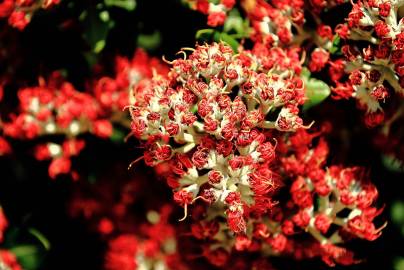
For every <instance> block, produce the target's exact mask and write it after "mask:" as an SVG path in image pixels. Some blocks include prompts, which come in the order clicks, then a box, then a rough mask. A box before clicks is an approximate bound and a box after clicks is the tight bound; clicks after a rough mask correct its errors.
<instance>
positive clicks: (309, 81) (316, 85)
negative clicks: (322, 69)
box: [301, 69, 331, 110]
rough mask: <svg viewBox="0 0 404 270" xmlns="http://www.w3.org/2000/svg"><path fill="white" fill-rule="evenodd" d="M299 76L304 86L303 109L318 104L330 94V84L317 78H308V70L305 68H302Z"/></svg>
mask: <svg viewBox="0 0 404 270" xmlns="http://www.w3.org/2000/svg"><path fill="white" fill-rule="evenodd" d="M301 76H302V80H303V82H304V84H305V86H306V98H307V101H306V102H305V103H304V105H303V110H308V109H310V108H311V107H313V106H316V105H318V104H320V103H321V102H323V101H324V100H325V99H326V98H327V97H328V96H329V95H330V94H331V89H330V86H329V85H328V84H326V83H325V82H323V81H321V80H319V79H315V78H310V72H309V71H308V70H307V69H303V71H302V75H301Z"/></svg>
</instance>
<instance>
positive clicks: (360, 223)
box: [281, 130, 385, 265]
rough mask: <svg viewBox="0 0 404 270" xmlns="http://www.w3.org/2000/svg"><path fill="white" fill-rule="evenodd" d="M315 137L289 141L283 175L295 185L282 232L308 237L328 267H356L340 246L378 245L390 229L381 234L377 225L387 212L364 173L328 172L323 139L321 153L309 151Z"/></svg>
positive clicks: (305, 135) (302, 133)
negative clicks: (350, 242) (355, 243)
mask: <svg viewBox="0 0 404 270" xmlns="http://www.w3.org/2000/svg"><path fill="white" fill-rule="evenodd" d="M316 136H318V134H309V133H307V132H306V131H304V130H300V131H299V132H297V133H296V134H294V135H293V136H291V137H290V138H288V144H289V146H288V147H286V148H289V151H291V152H290V154H289V156H288V157H286V158H282V159H281V163H282V167H283V168H284V170H285V172H284V173H286V174H287V175H290V176H291V177H292V179H294V181H293V182H292V184H291V187H290V195H291V201H290V202H289V203H288V204H287V207H288V208H289V209H290V212H291V214H290V215H288V216H285V220H284V221H283V224H282V232H283V234H285V235H294V234H296V232H298V231H302V230H303V231H305V232H308V233H310V234H311V235H312V236H313V239H315V240H316V241H317V242H318V244H319V245H320V246H319V247H320V248H321V250H322V252H321V254H320V255H321V256H322V258H323V260H324V261H325V262H327V263H328V264H329V265H334V264H335V263H340V264H352V263H354V262H355V260H354V258H353V254H352V252H350V251H348V250H346V249H344V248H343V247H340V246H338V245H340V244H342V243H344V242H345V241H346V240H348V239H352V238H360V239H365V240H368V241H373V240H375V239H377V238H378V237H379V236H380V235H381V230H382V229H383V228H384V227H385V225H383V226H381V227H380V228H376V227H375V225H374V223H373V220H374V218H375V217H377V216H378V215H379V214H380V212H381V211H382V209H377V208H375V207H374V203H375V201H376V199H377V196H378V192H377V189H376V187H375V186H374V185H372V184H371V183H370V182H369V181H368V180H367V179H365V176H366V175H365V173H364V169H362V168H358V167H352V168H344V167H341V166H330V167H328V168H325V166H324V165H325V162H326V159H327V156H328V146H327V144H326V143H325V141H324V140H323V139H322V138H321V137H320V139H319V142H318V144H317V146H316V147H309V145H310V144H311V142H312V140H313V139H314V138H315V137H316ZM287 212H288V211H284V213H287ZM292 213H293V214H292Z"/></svg>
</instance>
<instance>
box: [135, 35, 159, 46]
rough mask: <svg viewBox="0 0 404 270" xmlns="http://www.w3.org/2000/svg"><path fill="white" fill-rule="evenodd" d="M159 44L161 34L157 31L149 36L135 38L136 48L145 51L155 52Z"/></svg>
mask: <svg viewBox="0 0 404 270" xmlns="http://www.w3.org/2000/svg"><path fill="white" fill-rule="evenodd" d="M160 43H161V34H160V32H159V31H154V33H153V34H151V35H146V34H140V35H138V37H137V45H138V47H142V48H144V49H146V50H155V49H157V48H158V46H159V45H160Z"/></svg>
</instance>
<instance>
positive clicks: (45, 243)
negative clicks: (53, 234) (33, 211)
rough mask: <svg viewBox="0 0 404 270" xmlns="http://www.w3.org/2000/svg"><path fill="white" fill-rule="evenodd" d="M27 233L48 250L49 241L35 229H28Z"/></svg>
mask: <svg viewBox="0 0 404 270" xmlns="http://www.w3.org/2000/svg"><path fill="white" fill-rule="evenodd" d="M28 232H29V233H30V234H31V235H32V236H34V237H35V238H36V239H37V240H38V241H39V242H41V244H42V246H43V247H44V248H45V249H46V250H49V249H50V242H49V240H48V239H47V238H46V237H45V236H44V235H43V234H42V233H41V232H40V231H38V230H37V229H35V228H30V229H29V230H28Z"/></svg>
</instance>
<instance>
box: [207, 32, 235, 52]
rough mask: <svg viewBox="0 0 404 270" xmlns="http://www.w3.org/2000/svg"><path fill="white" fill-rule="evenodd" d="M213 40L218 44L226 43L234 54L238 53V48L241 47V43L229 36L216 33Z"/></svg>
mask: <svg viewBox="0 0 404 270" xmlns="http://www.w3.org/2000/svg"><path fill="white" fill-rule="evenodd" d="M213 39H214V40H215V41H216V42H220V41H223V42H226V43H227V44H228V45H229V46H230V47H231V48H232V49H233V51H234V52H237V51H238V47H239V45H240V43H238V41H237V40H236V39H235V38H233V37H232V36H230V35H229V34H226V33H220V32H215V33H214V34H213Z"/></svg>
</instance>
